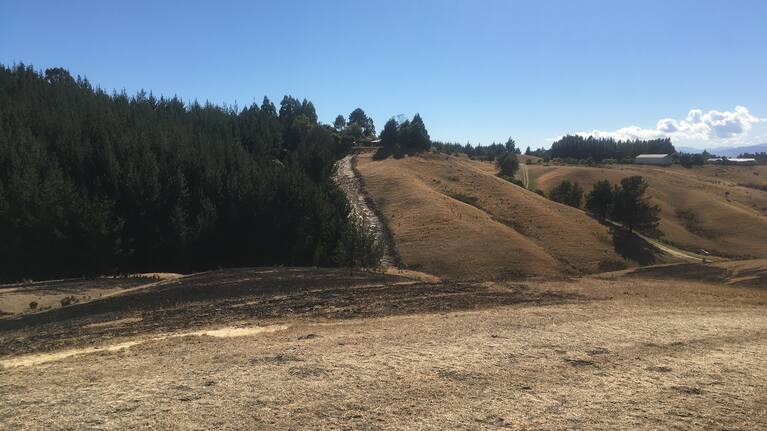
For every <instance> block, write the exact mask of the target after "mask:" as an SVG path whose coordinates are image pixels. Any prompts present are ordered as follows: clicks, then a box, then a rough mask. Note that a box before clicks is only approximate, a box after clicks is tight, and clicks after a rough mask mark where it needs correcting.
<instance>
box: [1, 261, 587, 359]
mask: <svg viewBox="0 0 767 431" xmlns="http://www.w3.org/2000/svg"><path fill="white" fill-rule="evenodd" d="M405 280H406V279H405ZM402 281H403V279H402V278H401V277H397V276H392V275H387V274H379V273H356V272H355V273H350V272H349V271H348V270H346V271H345V270H340V269H299V268H285V269H276V270H275V269H269V270H265V269H249V270H248V269H237V270H228V271H216V272H212V273H207V274H203V275H199V276H193V277H188V278H185V279H182V280H179V281H177V282H173V283H169V284H166V285H161V286H158V287H157V288H156V289H150V290H140V291H135V292H132V293H130V294H126V295H123V296H115V297H110V298H105V299H103V300H98V301H93V302H90V303H84V304H75V305H72V306H70V307H67V308H62V309H58V310H52V311H50V312H47V313H41V314H36V315H29V316H24V317H22V318H17V319H12V320H4V321H0V354H9V353H10V354H22V353H28V352H33V351H47V350H54V349H60V348H65V347H76V346H80V345H87V344H91V343H95V342H99V341H104V340H111V339H113V338H115V337H121V336H133V335H137V334H154V333H164V332H170V331H175V330H182V329H183V330H187V331H188V330H193V329H195V328H203V327H208V326H210V325H217V324H224V323H232V322H238V321H242V320H258V321H260V322H269V321H284V320H287V319H293V318H308V319H357V318H370V317H386V316H394V315H409V314H419V313H446V312H453V311H462V310H477V309H485V308H494V307H502V306H509V305H515V304H531V305H538V304H541V305H542V304H555V303H564V302H568V301H574V300H577V299H578V298H579V297H580V296H579V295H577V294H575V293H571V292H558V291H547V290H542V289H533V288H530V287H528V286H526V285H523V284H515V283H496V284H493V285H491V286H490V285H485V284H480V283H470V282H442V283H425V282H412V283H405V284H402V283H400V282H402ZM137 314H140V315H141V319H140V320H138V319H133V320H129V321H127V323H126V324H124V325H119V326H110V325H98V323H100V322H104V321H113V320H118V319H125V318H128V317H131V316H136V315H137ZM312 335H313V334H305V335H304V336H302V339H301V340H299V341H303V342H308V341H309V340H312V339H313V338H316V337H313V336H312Z"/></svg>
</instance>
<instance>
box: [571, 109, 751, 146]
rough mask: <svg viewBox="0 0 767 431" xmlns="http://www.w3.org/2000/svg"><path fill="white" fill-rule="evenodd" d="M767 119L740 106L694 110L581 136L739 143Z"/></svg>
mask: <svg viewBox="0 0 767 431" xmlns="http://www.w3.org/2000/svg"><path fill="white" fill-rule="evenodd" d="M760 121H761V122H763V121H765V120H764V119H760V118H757V117H755V116H753V115H751V113H750V112H748V109H747V108H746V107H745V106H736V107H735V110H734V111H725V112H720V111H708V112H703V111H702V110H700V109H691V110H690V112H689V113H688V114H687V118H685V119H683V120H675V119H673V118H663V119H661V120H658V122H657V123H656V124H655V128H654V129H643V128H641V127H638V126H629V127H623V128H621V129H618V130H615V131H604V130H592V131H590V132H577V133H576V134H577V135H581V136H594V137H600V138H614V139H623V140H625V139H654V138H671V139H673V140H682V141H714V142H717V143H724V144H726V143H735V142H739V141H742V140H743V138H745V137H746V135H747V134H748V131H749V130H751V127H752V126H753V125H754V124H756V123H759V122H760Z"/></svg>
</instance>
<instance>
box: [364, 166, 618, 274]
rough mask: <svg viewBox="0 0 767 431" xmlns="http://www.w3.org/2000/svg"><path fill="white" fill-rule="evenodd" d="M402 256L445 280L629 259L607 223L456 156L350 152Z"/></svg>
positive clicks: (595, 266)
mask: <svg viewBox="0 0 767 431" xmlns="http://www.w3.org/2000/svg"><path fill="white" fill-rule="evenodd" d="M358 157H359V158H358V161H357V168H358V170H359V171H360V173H361V174H362V176H363V179H364V182H365V184H366V188H367V190H368V192H369V193H370V195H371V197H372V199H373V200H374V201H375V203H376V205H377V206H378V208H379V209H380V211H381V212H382V213H383V215H384V218H385V221H386V223H387V225H388V226H389V228H390V230H391V231H392V234H393V236H394V241H395V243H396V246H397V249H398V250H399V253H400V255H401V258H402V261H403V263H404V264H405V265H407V266H409V267H410V268H413V269H417V270H422V271H425V272H429V273H432V274H436V275H439V276H443V277H448V278H459V279H471V278H499V277H506V276H516V277H518V276H540V275H545V276H551V275H561V274H581V273H593V272H599V271H604V270H609V269H616V268H621V267H625V266H627V265H631V262H630V261H626V260H625V259H623V258H622V257H621V254H620V253H619V252H616V250H615V247H614V245H613V239H612V237H611V234H610V232H609V230H608V228H607V227H605V226H602V225H600V224H599V223H598V222H596V221H595V220H593V219H592V218H590V217H588V216H587V215H586V214H584V213H583V212H582V211H579V210H576V209H573V208H570V207H567V206H564V205H560V204H557V203H554V202H551V201H549V200H547V199H545V198H542V197H541V196H538V195H537V194H535V193H533V192H530V191H528V190H525V189H524V188H521V187H518V186H515V185H513V184H511V183H509V182H507V181H504V180H502V179H500V178H497V177H496V176H495V175H494V174H493V172H492V169H483V166H482V165H477V162H473V161H470V160H468V159H467V158H465V157H462V156H458V157H456V156H448V155H444V154H432V153H430V154H424V155H420V156H413V157H406V158H403V159H400V160H395V159H391V158H390V159H386V160H383V161H374V160H372V157H371V155H369V154H362V155H360V156H358Z"/></svg>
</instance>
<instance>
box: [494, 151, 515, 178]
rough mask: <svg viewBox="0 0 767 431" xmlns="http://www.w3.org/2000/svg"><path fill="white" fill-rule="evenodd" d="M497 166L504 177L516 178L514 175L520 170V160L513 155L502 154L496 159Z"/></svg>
mask: <svg viewBox="0 0 767 431" xmlns="http://www.w3.org/2000/svg"><path fill="white" fill-rule="evenodd" d="M495 164H496V165H497V166H498V169H499V170H500V172H499V173H498V174H499V175H500V176H502V177H510V178H514V175H515V174H516V173H517V171H518V170H519V160H517V156H516V155H515V154H512V153H505V154H502V155H501V156H499V157H498V158H497V159H496V161H495Z"/></svg>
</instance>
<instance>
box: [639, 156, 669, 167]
mask: <svg viewBox="0 0 767 431" xmlns="http://www.w3.org/2000/svg"><path fill="white" fill-rule="evenodd" d="M634 163H636V164H637V165H657V166H671V163H672V161H671V154H640V155H638V156H636V157H635V158H634Z"/></svg>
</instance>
